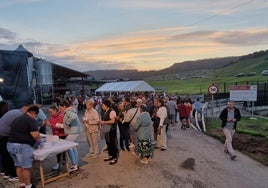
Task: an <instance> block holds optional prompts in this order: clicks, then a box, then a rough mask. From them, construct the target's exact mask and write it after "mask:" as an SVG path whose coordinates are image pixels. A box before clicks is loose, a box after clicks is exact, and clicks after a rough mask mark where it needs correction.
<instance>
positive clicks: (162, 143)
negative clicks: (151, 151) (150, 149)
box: [154, 98, 167, 151]
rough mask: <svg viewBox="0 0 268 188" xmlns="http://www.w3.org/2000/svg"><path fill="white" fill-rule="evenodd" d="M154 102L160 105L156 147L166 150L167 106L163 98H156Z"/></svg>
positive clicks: (157, 113)
mask: <svg viewBox="0 0 268 188" xmlns="http://www.w3.org/2000/svg"><path fill="white" fill-rule="evenodd" d="M154 102H155V106H157V107H158V110H157V112H156V116H157V118H159V125H158V135H157V144H156V148H159V149H161V151H165V150H166V149H167V133H166V130H167V121H165V119H166V118H167V108H166V107H165V102H164V100H163V99H158V98H156V99H155V101H154Z"/></svg>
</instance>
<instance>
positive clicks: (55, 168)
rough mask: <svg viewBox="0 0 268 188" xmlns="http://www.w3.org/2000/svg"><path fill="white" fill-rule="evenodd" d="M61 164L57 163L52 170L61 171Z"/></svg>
mask: <svg viewBox="0 0 268 188" xmlns="http://www.w3.org/2000/svg"><path fill="white" fill-rule="evenodd" d="M59 167H60V164H59V163H57V164H55V165H54V166H53V167H52V170H59Z"/></svg>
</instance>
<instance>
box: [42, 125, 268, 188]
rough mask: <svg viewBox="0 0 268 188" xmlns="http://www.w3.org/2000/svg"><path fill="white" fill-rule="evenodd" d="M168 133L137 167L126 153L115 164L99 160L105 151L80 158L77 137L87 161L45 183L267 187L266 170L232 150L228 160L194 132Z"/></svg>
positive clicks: (107, 187)
mask: <svg viewBox="0 0 268 188" xmlns="http://www.w3.org/2000/svg"><path fill="white" fill-rule="evenodd" d="M176 128H177V129H176V130H172V133H171V138H170V139H169V141H168V145H169V148H168V150H166V151H160V150H155V151H154V158H153V160H152V161H151V162H150V163H149V164H147V165H144V164H141V163H140V162H139V160H138V159H137V157H136V156H134V155H132V154H131V152H128V151H123V152H120V158H119V161H118V163H117V164H115V165H112V166H111V165H109V164H108V163H107V162H104V161H103V159H104V158H105V157H106V155H107V154H106V153H101V155H100V156H99V157H98V158H97V159H91V158H86V157H84V155H85V153H86V152H87V151H88V149H86V146H87V144H86V138H85V135H82V136H81V137H80V140H79V142H80V146H79V154H80V157H81V158H82V157H84V158H83V161H84V162H86V163H85V164H84V165H83V166H81V168H80V170H79V172H77V173H74V174H72V175H71V176H70V177H69V178H65V179H61V180H59V181H57V182H52V183H49V184H47V185H46V188H59V187H79V188H89V187H97V188H119V187H120V188H123V187H124V188H136V187H141V188H143V187H144V188H151V187H152V188H160V187H161V188H162V187H165V188H169V187H170V188H175V187H176V188H177V187H183V188H184V187H186V188H192V187H193V188H210V187H215V188H227V187H228V188H229V187H230V188H268V168H267V167H265V166H264V165H262V164H260V163H258V162H256V161H254V160H252V159H251V158H249V157H247V156H246V155H244V154H242V153H239V152H237V155H238V157H237V159H236V160H235V161H232V160H230V159H229V157H228V155H226V154H224V152H223V145H222V143H220V142H219V141H217V140H215V139H214V138H211V137H209V136H206V135H204V134H203V133H198V132H196V131H195V130H193V129H190V130H186V131H181V130H179V128H178V127H176Z"/></svg>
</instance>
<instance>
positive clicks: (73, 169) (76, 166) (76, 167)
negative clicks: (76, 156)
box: [70, 165, 79, 172]
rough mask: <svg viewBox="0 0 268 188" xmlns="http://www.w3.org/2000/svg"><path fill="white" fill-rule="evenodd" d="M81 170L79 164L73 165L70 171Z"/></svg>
mask: <svg viewBox="0 0 268 188" xmlns="http://www.w3.org/2000/svg"><path fill="white" fill-rule="evenodd" d="M77 170H79V166H78V165H73V166H72V167H71V168H70V172H74V171H77Z"/></svg>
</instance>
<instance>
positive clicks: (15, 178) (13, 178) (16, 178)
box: [8, 177, 19, 182]
mask: <svg viewBox="0 0 268 188" xmlns="http://www.w3.org/2000/svg"><path fill="white" fill-rule="evenodd" d="M8 181H11V182H13V181H19V178H18V177H10V178H8Z"/></svg>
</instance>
